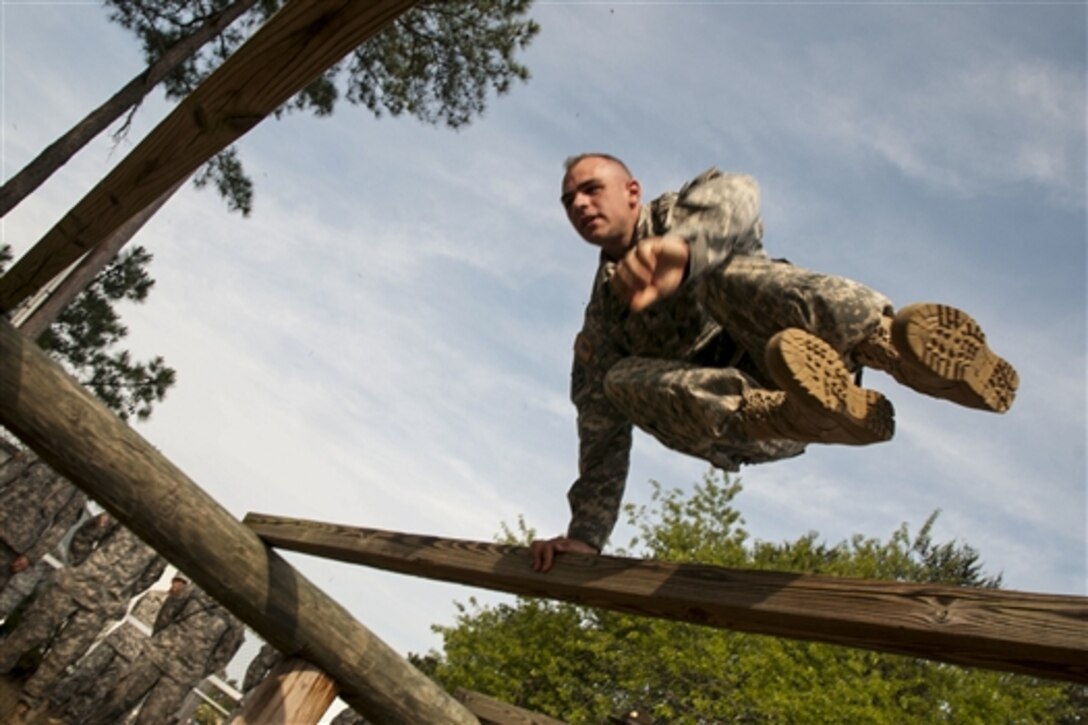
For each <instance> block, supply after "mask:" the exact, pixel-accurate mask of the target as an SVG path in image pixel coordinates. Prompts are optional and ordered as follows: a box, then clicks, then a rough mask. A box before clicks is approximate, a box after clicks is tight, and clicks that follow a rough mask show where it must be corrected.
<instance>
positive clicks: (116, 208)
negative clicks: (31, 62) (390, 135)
mask: <svg viewBox="0 0 1088 725" xmlns="http://www.w3.org/2000/svg"><path fill="white" fill-rule="evenodd" d="M415 2H416V0H368V2H358V0H292V1H291V2H289V3H287V5H285V6H284V7H283V9H281V10H280V11H279V12H278V13H276V14H275V15H274V16H272V18H271V19H269V21H268V22H267V23H265V24H264V25H263V26H262V27H261V28H260V30H258V31H257V32H256V33H255V34H254V35H253V37H252V38H250V39H249V40H248V41H247V42H246V43H245V44H244V45H242V47H241V48H239V49H238V51H237V52H235V53H234V55H232V56H231V57H230V58H228V59H227V60H226V61H225V62H224V63H223V65H221V66H220V67H219V68H218V69H216V71H215V72H214V73H212V74H211V75H210V76H209V77H208V79H207V80H206V81H204V82H203V83H202V84H200V86H199V87H198V88H197V89H196V90H195V91H193V92H192V93H191V94H189V95H188V96H187V97H186V98H185V100H183V101H182V102H181V103H179V104H178V106H177V107H176V108H175V109H174V110H173V111H172V112H171V113H170V114H169V115H168V116H167V117H166V118H165V119H164V120H163V121H162V122H161V123H160V124H159V125H158V126H156V127H155V128H154V129H153V130H152V131H151V133H149V134H148V135H147V137H146V138H144V139H143V140H142V141H141V142H140V143H139V144H138V145H137V146H136V148H134V149H133V150H132V152H131V153H130V154H129V155H128V156H127V157H125V159H124V160H123V161H121V163H119V164H118V165H117V166H116V167H114V169H113V170H112V171H111V172H110V173H109V174H108V175H107V176H106V177H105V178H104V179H103V180H102V181H101V182H99V184H98V185H97V186H95V187H94V188H93V189H92V190H91V191H90V192H88V194H87V195H86V196H85V197H83V199H82V200H80V201H79V203H78V204H76V205H75V207H73V208H72V210H71V211H69V212H68V213H67V214H66V215H65V216H64V217H63V218H62V219H61V220H60V221H59V222H57V224H56V226H54V227H53V228H52V229H51V230H50V231H49V232H47V233H46V235H45V236H44V237H42V239H41V240H40V241H39V242H38V243H37V244H36V245H35V246H34V247H33V248H32V249H30V251H29V252H27V253H26V254H25V255H24V256H23V257H22V258H21V259H20V260H19V261H18V262H16V264H15V265H14V266H13V267H12V268H11V270H10V271H9V272H8V273H7V274H6V275H4V276H3V277H0V312H6V311H8V310H10V309H12V308H13V307H14V306H15V305H17V304H18V303H19V302H20V301H22V300H23V299H24V298H26V297H28V296H30V295H32V294H33V293H34V292H35V291H37V289H38V288H39V287H41V286H42V285H44V284H46V283H47V282H48V281H49V280H50V279H52V278H53V277H54V276H56V275H57V274H58V273H59V272H60V271H61V270H63V269H64V268H65V267H67V266H68V265H69V264H71V263H72V262H74V261H75V260H76V259H78V258H79V257H80V256H82V255H83V254H84V253H85V252H87V251H88V250H90V249H91V248H92V247H94V246H95V245H97V244H99V243H100V242H101V241H102V240H104V239H106V238H107V237H109V236H110V235H111V234H113V233H114V232H115V231H117V229H118V228H119V227H120V226H121V225H122V224H124V223H125V222H126V221H127V220H129V219H131V218H132V217H134V216H135V215H137V214H139V213H140V210H142V209H144V208H145V207H146V206H148V205H149V204H151V203H152V202H153V201H154V200H155V199H157V198H159V197H160V196H161V195H162V194H163V193H164V192H165V191H166V190H167V189H169V188H170V187H171V186H173V185H174V184H176V183H178V182H179V181H181V180H182V179H185V178H186V177H188V176H189V174H191V173H192V172H194V171H195V170H196V169H197V168H199V167H200V166H201V165H202V164H203V163H204V162H206V161H207V160H208V159H210V158H212V156H214V155H215V154H217V153H219V152H220V151H222V150H223V149H225V148H226V147H227V146H229V145H230V144H232V143H234V141H236V140H237V139H238V138H239V137H241V136H242V135H243V134H245V133H246V132H247V131H249V130H250V129H251V128H253V127H254V126H255V125H257V123H258V122H259V121H261V120H262V119H263V118H265V117H266V116H267V115H268V114H270V113H272V112H273V111H275V110H276V109H277V108H279V107H280V106H281V105H282V104H283V103H284V102H285V101H287V100H288V99H289V98H290V97H291V96H292V95H294V94H295V93H296V92H297V91H299V90H300V89H302V88H304V87H305V86H306V85H307V84H308V83H309V82H310V81H312V80H313V79H314V78H316V77H317V76H319V75H320V74H321V73H322V72H323V71H324V70H325V69H327V68H328V67H330V66H331V65H332V64H334V63H336V62H337V61H338V60H340V59H341V58H343V57H344V56H345V55H346V54H347V53H348V52H350V51H351V50H352V49H353V48H355V47H357V46H358V45H360V44H361V43H362V42H363V41H365V40H366V39H367V38H369V37H371V36H372V35H374V34H375V33H377V32H378V31H379V30H381V29H382V28H383V27H385V26H386V25H387V24H389V23H391V22H392V21H393V20H394V19H396V17H397V16H398V15H400V14H401V13H402V12H404V11H405V10H407V9H409V8H410V7H411V6H412V5H414V4H415Z"/></svg>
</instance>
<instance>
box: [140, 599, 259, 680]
mask: <svg viewBox="0 0 1088 725" xmlns="http://www.w3.org/2000/svg"><path fill="white" fill-rule="evenodd" d="M190 586H193V585H190ZM171 599H172V598H171ZM169 601H170V600H169V599H168V600H167V602H169ZM162 609H163V610H167V609H168V607H167V605H166V604H164V605H163V608H162ZM170 609H173V608H170ZM161 620H162V618H161V617H160V618H159V620H158V621H156V623H155V627H156V631H155V634H154V635H153V636H152V638H151V641H152V646H151V648H150V651H149V654H150V656H151V659H152V661H154V663H155V665H156V666H157V667H158V668H159V669H160V670H162V671H163V672H165V673H166V674H167V675H169V676H170V677H171V678H173V679H174V680H176V681H178V682H181V683H190V684H194V685H195V684H196V683H197V682H199V681H200V680H201V679H203V678H204V677H206V676H207V675H210V674H212V673H213V672H218V671H219V670H221V669H223V668H224V667H226V666H227V663H228V662H230V661H231V658H233V657H234V655H235V653H237V652H238V649H239V648H240V647H241V646H242V642H243V641H245V625H243V624H242V622H241V621H240V620H239V619H238V618H237V617H235V616H234V615H233V614H231V613H230V612H228V611H227V610H226V609H224V608H223V606H222V605H220V604H219V602H217V601H215V600H214V599H212V597H211V596H209V595H208V594H207V593H206V592H205V591H203V590H202V589H199V588H197V587H195V586H193V589H192V591H191V592H190V593H189V595H188V596H186V597H185V598H184V600H183V601H182V602H181V606H180V607H179V608H177V609H176V611H173V612H172V617H171V618H170V620H169V621H168V622H163V621H161ZM160 627H161V629H160Z"/></svg>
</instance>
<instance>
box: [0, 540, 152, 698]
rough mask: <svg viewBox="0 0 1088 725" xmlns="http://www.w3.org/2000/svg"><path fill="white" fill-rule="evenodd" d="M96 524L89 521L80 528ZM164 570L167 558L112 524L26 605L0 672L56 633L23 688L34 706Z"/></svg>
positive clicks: (0, 656)
mask: <svg viewBox="0 0 1088 725" xmlns="http://www.w3.org/2000/svg"><path fill="white" fill-rule="evenodd" d="M95 525H97V523H96V521H95V519H91V520H89V521H88V522H86V523H85V524H84V525H83V526H82V527H81V528H85V527H88V526H95ZM165 569H166V562H165V561H164V560H163V559H162V558H161V557H159V556H158V555H157V554H156V553H155V551H154V550H153V549H151V548H150V547H148V546H147V545H146V544H144V543H143V542H142V541H140V540H139V539H138V538H137V537H136V535H135V534H133V533H132V532H131V531H129V530H128V529H126V528H124V527H123V526H121V525H120V524H118V523H117V522H115V521H114V522H112V524H111V526H110V528H109V532H108V533H107V535H106V537H105V538H104V539H103V543H102V544H101V545H100V546H99V547H98V548H97V549H95V550H94V552H93V553H91V554H90V555H89V556H88V557H87V558H86V560H84V561H83V563H81V564H80V565H79V566H74V567H68V568H65V569H61V570H60V571H58V572H57V573H56V575H55V576H54V577H53V580H52V581H51V582H50V583H49V585H48V586H47V587H46V588H45V589H44V590H43V591H42V593H41V595H40V596H39V597H38V598H37V599H36V600H34V603H33V604H31V605H30V608H29V609H27V611H26V614H25V616H24V617H23V619H22V620H21V621H20V623H19V625H18V626H17V627H16V628H15V629H14V630H13V631H12V632H11V634H10V635H8V637H7V639H6V640H4V646H3V648H0V672H9V671H11V669H12V668H13V667H14V666H15V664H16V663H17V662H18V660H19V658H20V657H22V655H23V654H25V653H26V652H28V651H30V650H31V649H33V648H34V647H36V646H38V645H39V644H41V643H43V642H45V641H46V640H48V639H49V638H50V637H51V636H53V634H54V632H57V634H56V638H55V639H54V640H53V643H52V645H51V647H50V649H49V652H48V653H47V654H46V656H45V658H44V659H43V660H42V663H41V665H40V666H39V667H38V670H37V671H36V672H35V673H34V675H33V676H31V678H30V679H29V680H27V682H26V684H25V685H24V687H23V693H22V698H23V699H24V700H25V701H27V702H28V703H29V704H31V705H32V706H37V704H39V703H40V701H41V700H42V699H43V697H44V696H45V694H46V692H47V691H48V689H49V688H50V686H51V685H52V684H53V682H54V680H56V678H57V677H58V676H59V675H60V674H61V672H63V671H64V669H65V668H66V667H67V666H68V665H70V664H73V663H74V662H75V661H76V660H77V659H79V657H81V656H82V655H83V654H84V653H85V652H86V651H87V649H88V648H89V647H90V646H91V644H92V643H93V642H94V640H95V638H96V637H97V636H98V635H99V633H100V632H101V631H102V629H103V627H104V626H105V625H106V624H108V623H109V622H110V621H111V620H114V619H119V618H120V617H122V616H124V614H125V610H126V608H127V605H128V601H129V600H130V599H131V598H132V596H133V595H134V594H136V593H138V592H141V591H143V590H145V589H147V588H148V587H150V586H151V585H152V584H154V583H155V581H157V580H158V578H159V577H160V576H162V573H163V571H165ZM57 630H59V632H58V631H57Z"/></svg>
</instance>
